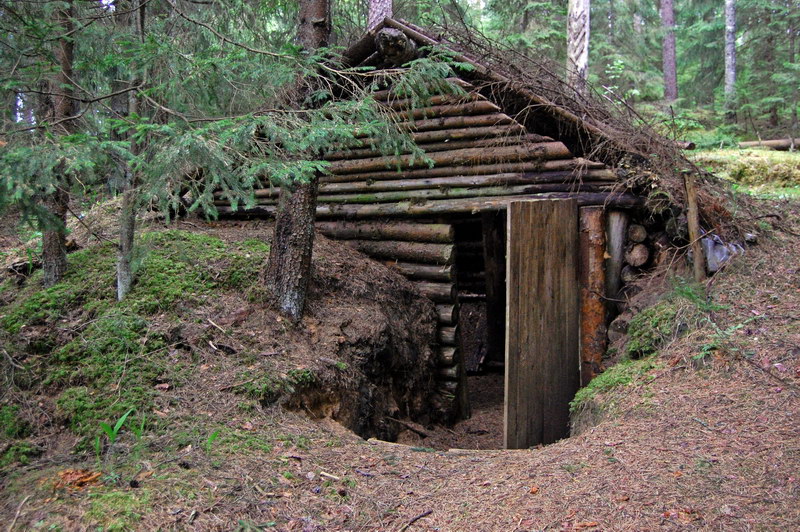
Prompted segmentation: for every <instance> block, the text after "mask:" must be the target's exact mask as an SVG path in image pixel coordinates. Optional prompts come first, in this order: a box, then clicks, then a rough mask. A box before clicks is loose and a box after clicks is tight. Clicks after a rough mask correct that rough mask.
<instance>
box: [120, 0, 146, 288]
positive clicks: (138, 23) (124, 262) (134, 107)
mask: <svg viewBox="0 0 800 532" xmlns="http://www.w3.org/2000/svg"><path fill="white" fill-rule="evenodd" d="M131 7H132V8H133V17H132V18H131V21H132V22H133V23H134V25H135V30H134V34H135V35H136V38H137V39H138V40H139V42H140V43H144V28H145V4H143V3H142V2H141V0H134V2H132V6H131ZM138 83H139V80H138V79H136V77H135V76H134V77H133V78H132V79H131V80H130V84H131V85H132V86H135V85H137V84H138ZM126 97H127V98H128V105H127V111H128V113H129V114H130V115H140V114H141V109H140V108H139V103H140V102H139V100H138V98H137V95H136V94H134V93H132V92H131V93H129V94H128V95H127V96H126ZM130 142H131V153H133V154H134V155H138V154H139V153H140V152H141V146H140V144H139V142H137V141H136V140H133V139H131V141H130ZM137 184H138V183H137V179H136V175H135V174H134V172H133V170H132V169H131V168H130V165H129V164H127V163H124V169H123V178H122V182H121V183H120V190H121V191H122V207H121V209H120V217H119V244H118V247H117V300H118V301H122V300H123V299H125V296H126V295H128V292H130V291H131V286H132V285H133V270H132V268H131V259H132V258H133V241H134V237H135V235H136V186H137Z"/></svg>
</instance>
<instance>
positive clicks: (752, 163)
mask: <svg viewBox="0 0 800 532" xmlns="http://www.w3.org/2000/svg"><path fill="white" fill-rule="evenodd" d="M692 160H693V161H694V162H695V163H696V164H697V165H698V166H701V167H704V168H706V169H708V170H710V171H711V172H713V173H715V174H717V175H719V176H720V177H724V178H727V179H730V180H731V181H734V182H736V183H739V184H741V185H750V186H754V185H774V186H797V185H800V154H798V153H790V152H781V151H771V150H717V151H709V152H699V153H697V154H695V155H693V156H692Z"/></svg>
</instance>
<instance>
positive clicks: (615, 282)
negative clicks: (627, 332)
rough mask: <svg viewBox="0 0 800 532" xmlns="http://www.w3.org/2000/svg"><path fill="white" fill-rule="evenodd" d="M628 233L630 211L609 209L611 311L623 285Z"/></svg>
mask: <svg viewBox="0 0 800 532" xmlns="http://www.w3.org/2000/svg"><path fill="white" fill-rule="evenodd" d="M627 234H628V213H626V212H623V211H608V213H607V214H606V251H607V258H606V292H605V293H606V298H607V299H608V300H609V301H608V309H609V311H613V309H614V308H615V305H614V301H613V300H614V299H616V298H617V296H618V295H619V290H620V288H621V287H622V279H621V277H620V273H621V272H622V267H623V265H624V262H625V236H626V235H627Z"/></svg>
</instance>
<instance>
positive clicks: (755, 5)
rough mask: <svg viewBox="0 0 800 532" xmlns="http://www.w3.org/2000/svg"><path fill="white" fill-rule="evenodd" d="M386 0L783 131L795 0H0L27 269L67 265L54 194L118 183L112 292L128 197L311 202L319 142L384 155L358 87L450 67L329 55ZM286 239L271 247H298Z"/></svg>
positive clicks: (677, 130) (565, 65)
mask: <svg viewBox="0 0 800 532" xmlns="http://www.w3.org/2000/svg"><path fill="white" fill-rule="evenodd" d="M392 12H393V13H394V16H396V17H400V18H404V19H407V20H409V21H411V22H414V23H418V24H420V25H423V26H433V27H436V28H438V30H441V29H443V28H453V29H455V30H457V31H461V32H465V31H466V32H472V33H475V34H478V33H480V34H483V35H485V36H486V37H488V38H489V39H492V40H494V41H496V42H498V43H499V45H500V46H507V47H509V48H511V49H513V50H515V51H516V52H520V53H523V54H527V55H530V56H533V57H537V58H540V57H549V58H550V59H551V60H552V63H551V65H552V68H553V69H554V70H556V71H558V72H559V75H563V76H564V77H567V76H570V77H569V79H570V80H571V82H572V84H573V85H575V86H576V88H577V89H578V90H583V87H584V84H585V83H587V81H586V80H588V87H590V89H587V90H593V91H595V93H596V95H597V96H598V97H599V98H601V99H605V100H607V101H608V102H611V103H613V104H615V105H622V106H625V107H627V108H629V109H631V110H634V111H635V112H636V114H635V116H637V117H638V118H637V120H642V121H644V122H649V123H651V124H652V125H654V126H656V128H657V129H659V130H661V131H662V132H663V133H665V134H668V135H669V136H672V137H673V138H689V139H692V140H695V141H697V142H698V144H700V145H701V146H718V147H723V146H726V145H727V146H731V145H734V143H735V142H736V141H737V140H739V139H740V138H773V137H790V138H792V137H796V136H797V128H798V118H797V115H798V85H800V84H799V83H798V79H800V57H798V53H800V51H799V50H798V47H800V43H799V42H798V37H799V36H800V4H798V2H797V1H796V0H787V1H767V0H746V1H741V0H740V1H738V2H736V1H734V0H728V1H727V2H725V3H724V5H723V4H721V3H719V2H703V1H697V0H691V1H689V0H679V1H673V0H663V1H662V2H661V4H660V5H659V6H656V5H655V4H648V3H641V2H630V1H620V0H616V1H615V0H595V1H594V2H591V3H590V2H589V1H588V0H574V1H572V2H569V3H567V2H565V1H555V2H547V1H532V2H517V1H512V2H499V1H498V2H494V1H489V2H470V1H463V2H459V1H455V0H454V1H451V2H424V1H420V2H415V1H405V2H396V3H395V4H394V6H392V2H387V1H378V0H375V1H372V2H365V1H362V2H350V1H344V0H342V1H333V2H330V3H328V2H326V1H325V2H323V1H312V0H304V1H300V2H284V1H275V2H273V1H246V0H235V1H230V2H217V1H202V2H200V1H194V0H163V1H162V0H126V1H123V0H102V1H89V0H67V1H39V0H36V1H33V0H31V1H26V0H22V1H13V2H9V1H4V2H2V3H0V23H1V24H2V28H1V29H0V31H2V37H1V38H0V45H1V46H2V54H1V55H0V62H2V66H1V67H0V71H1V72H2V73H3V74H2V91H3V102H4V104H3V107H4V109H5V111H4V112H3V119H2V123H1V124H0V130H1V131H2V133H1V134H2V139H3V140H2V142H3V145H4V148H3V150H2V153H0V180H2V186H1V187H0V205H5V206H8V205H10V204H14V205H15V206H16V207H17V208H19V209H21V212H23V213H24V214H25V215H26V216H28V215H29V216H33V217H34V218H35V219H37V220H38V221H39V223H40V224H41V226H42V228H43V229H44V238H43V254H44V270H45V276H44V278H45V283H46V284H53V283H55V282H57V281H58V279H60V277H61V276H62V275H63V272H64V269H65V268H66V261H65V256H64V253H63V249H64V235H63V231H62V228H63V224H64V220H65V219H66V216H67V212H68V211H69V210H70V208H71V207H70V205H69V201H70V194H75V193H77V194H78V196H79V197H91V196H93V195H97V194H107V193H108V192H110V193H112V194H121V195H122V197H123V215H122V216H123V223H122V227H123V231H122V236H121V241H120V261H119V265H118V278H119V287H118V290H119V297H120V298H122V297H124V295H125V293H126V292H127V291H128V290H129V287H130V282H131V278H132V274H131V271H130V270H131V268H130V264H129V262H130V259H129V258H130V254H131V250H132V247H133V237H134V232H135V231H134V221H133V220H134V218H135V213H136V212H137V209H139V208H140V207H141V206H142V205H143V204H145V203H148V204H157V205H159V206H160V207H161V208H162V209H163V210H164V212H166V213H168V214H169V213H171V212H173V213H174V212H175V211H176V210H178V209H179V207H181V202H182V201H184V202H185V200H186V198H190V200H189V203H188V204H186V205H182V207H185V208H188V209H189V210H190V211H195V210H197V211H205V212H207V213H210V214H212V215H213V214H215V209H214V206H213V202H212V193H213V192H214V191H215V190H220V189H221V190H222V191H223V193H224V194H225V195H226V196H227V197H229V198H230V199H231V201H232V202H233V203H234V205H237V204H248V203H249V202H252V199H253V198H252V191H253V189H254V188H256V187H258V186H264V184H265V183H267V182H269V183H272V184H274V185H284V187H285V190H287V191H289V190H293V189H294V188H295V187H296V188H297V189H298V191H299V192H300V193H299V195H298V198H302V197H306V196H307V197H308V199H307V200H305V203H306V204H310V203H313V201H314V199H313V197H314V194H315V193H314V192H313V190H312V189H314V182H315V180H316V178H317V176H318V175H320V174H321V173H324V172H325V163H324V162H321V161H320V159H321V154H323V153H325V152H326V151H327V150H332V149H334V148H335V147H338V146H341V144H342V143H343V142H344V143H346V142H347V141H348V139H352V138H353V136H354V134H355V131H360V132H362V133H363V132H365V131H368V132H369V131H372V132H373V133H374V135H373V136H375V137H378V138H381V139H383V140H382V143H383V145H382V146H381V147H380V149H381V150H382V151H384V152H385V153H390V152H395V151H396V150H397V149H398V147H400V146H406V147H405V149H406V150H407V149H412V150H413V148H409V147H408V143H409V139H408V137H407V136H404V135H403V134H401V133H400V132H399V131H397V130H396V128H394V127H393V125H392V123H391V119H390V118H389V117H387V116H385V115H384V114H382V113H381V111H380V109H379V107H378V106H375V105H374V102H373V101H371V99H370V98H369V97H367V93H368V92H369V91H370V90H371V89H374V88H376V87H383V86H386V82H387V80H386V76H394V77H395V78H396V79H395V80H394V81H393V83H401V84H402V83H405V84H407V85H408V86H409V87H417V88H419V87H426V86H430V83H432V82H436V80H442V79H444V78H445V77H447V76H448V75H449V73H450V68H451V67H453V66H457V65H453V64H448V62H450V63H452V60H451V59H448V58H447V57H444V58H442V57H439V58H438V59H439V60H438V61H437V60H435V59H436V55H437V52H436V51H435V50H433V51H431V52H430V53H428V56H427V58H424V59H423V58H417V59H415V60H413V61H411V62H409V63H407V64H406V65H405V66H404V67H403V68H395V69H391V70H390V71H389V72H390V73H388V74H387V73H386V72H384V73H382V74H375V73H373V72H371V71H370V70H369V69H360V70H350V71H345V70H346V69H345V67H344V66H342V64H341V63H340V62H339V59H338V55H339V53H340V52H341V51H342V50H343V49H344V47H345V46H346V45H348V44H349V43H352V42H353V41H354V40H355V39H357V38H358V37H359V36H360V35H362V34H363V32H364V31H365V30H366V28H367V26H368V22H369V17H370V14H371V16H372V18H373V19H375V18H376V17H378V18H379V19H380V17H382V15H383V14H387V13H392ZM298 21H299V22H298ZM304 21H305V22H304ZM373 22H374V21H373ZM304 28H305V29H304ZM398 66H402V65H398ZM422 92H424V91H422ZM412 152H413V151H412ZM305 184H308V185H310V186H311V189H308V190H307V191H305V192H304V190H305V189H303V186H304V185H305ZM187 193H188V194H187ZM73 197H74V196H73ZM286 197H287V205H288V200H289V194H286ZM298 201H300V200H298ZM283 210H284V211H285V212H294V213H298V212H301V211H302V210H303V207H302V206H298V205H294V206H292V205H288V206H287V207H285V209H283ZM305 210H306V211H307V212H310V211H308V208H307V205H306V208H305ZM298 223H300V222H298V221H294V222H292V224H294V225H290V226H291V227H294V228H297V227H304V226H308V225H309V224H308V223H307V220H306V222H303V223H300V225H297V224H298ZM280 227H282V226H281V223H280V221H279V228H280ZM287 227H289V226H287ZM296 232H297V231H295V230H292V231H289V230H286V231H282V230H279V231H278V235H281V234H284V233H286V234H287V235H290V234H293V233H296ZM287 238H288V237H287ZM304 238H305V239H306V243H305V244H301V243H298V242H291V243H289V242H287V243H286V244H285V245H281V246H276V249H284V248H285V247H286V246H289V248H292V247H297V246H299V247H303V246H305V247H307V248H309V249H310V238H311V236H307V237H304ZM307 253H308V251H307V252H306V255H307ZM276 260H277V259H276ZM281 260H283V259H281ZM286 260H289V259H288V258H287V259H286ZM290 262H291V263H294V264H297V263H298V262H299V263H304V262H305V263H307V258H306V259H304V258H302V257H294V258H292V259H291V260H290ZM282 268H284V267H281V266H279V265H278V264H277V263H275V261H273V263H272V264H271V265H270V266H269V267H268V272H267V279H268V280H274V279H279V280H278V281H269V282H275V283H277V285H280V284H281V283H282V282H283V281H282V280H281V276H282V275H283V274H282V273H281V272H282V271H283V269H282ZM290 277H291V275H290ZM301 277H302V276H301ZM290 284H291V283H290ZM277 285H276V286H275V287H274V288H275V289H276V290H277V291H279V292H280V291H282V290H288V289H289V288H288V287H286V286H284V287H280V286H277ZM301 291H302V290H301ZM286 304H287V305H290V306H291V305H294V306H298V305H299V308H302V302H299V303H298V302H297V301H295V302H294V303H291V304H289V303H286ZM292 313H294V314H297V311H293V312H292Z"/></svg>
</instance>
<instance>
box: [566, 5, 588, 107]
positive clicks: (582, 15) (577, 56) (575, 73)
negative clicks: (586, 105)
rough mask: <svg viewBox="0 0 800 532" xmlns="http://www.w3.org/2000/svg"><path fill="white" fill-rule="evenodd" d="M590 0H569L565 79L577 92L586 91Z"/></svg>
mask: <svg viewBox="0 0 800 532" xmlns="http://www.w3.org/2000/svg"><path fill="white" fill-rule="evenodd" d="M589 7H590V0H569V13H568V21H567V80H568V82H569V84H570V85H571V86H572V87H573V88H574V89H575V91H576V92H577V93H578V94H583V93H584V92H585V91H586V78H587V75H588V73H589V23H590V20H589Z"/></svg>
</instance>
